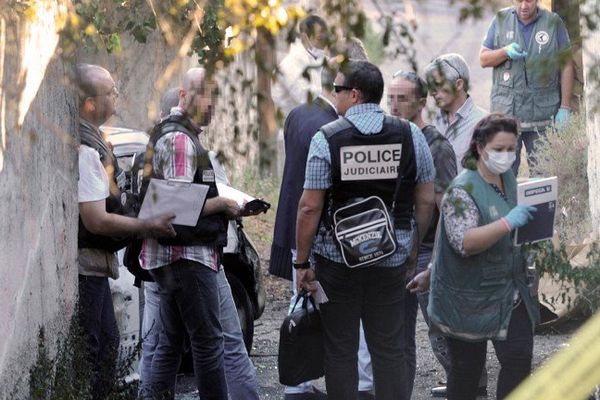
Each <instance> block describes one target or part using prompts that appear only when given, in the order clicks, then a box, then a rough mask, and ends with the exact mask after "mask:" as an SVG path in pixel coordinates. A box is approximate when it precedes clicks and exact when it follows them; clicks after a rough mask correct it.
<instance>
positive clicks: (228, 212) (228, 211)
mask: <svg viewBox="0 0 600 400" xmlns="http://www.w3.org/2000/svg"><path fill="white" fill-rule="evenodd" d="M219 199H220V201H221V211H222V212H223V213H225V216H226V217H227V218H229V219H235V218H237V217H239V216H240V215H241V212H242V209H241V208H240V206H239V204H238V203H237V201H235V200H231V199H228V198H226V197H219Z"/></svg>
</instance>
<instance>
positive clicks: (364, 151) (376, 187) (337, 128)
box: [321, 116, 417, 230]
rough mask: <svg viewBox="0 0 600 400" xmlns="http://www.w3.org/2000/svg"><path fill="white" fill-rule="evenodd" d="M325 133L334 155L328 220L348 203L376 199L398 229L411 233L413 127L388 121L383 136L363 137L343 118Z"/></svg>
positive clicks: (413, 179) (413, 159)
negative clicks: (390, 212)
mask: <svg viewBox="0 0 600 400" xmlns="http://www.w3.org/2000/svg"><path fill="white" fill-rule="evenodd" d="M321 131H322V132H323V134H324V135H325V138H326V139H327V142H328V143H329V150H330V153H331V179H332V186H331V188H330V189H329V190H328V195H329V203H330V204H329V213H330V215H331V213H333V212H334V211H335V210H336V209H338V208H339V207H341V206H342V205H344V204H345V203H347V202H348V200H350V199H353V198H357V197H363V198H364V197H369V196H378V197H380V198H381V199H382V200H383V201H384V203H385V204H386V205H387V206H388V208H389V209H390V210H392V215H393V217H394V226H395V228H396V229H405V230H408V229H410V228H411V225H410V222H411V219H412V216H413V209H414V189H415V185H416V181H415V179H416V174H417V165H416V158H415V152H414V146H413V141H412V133H411V129H410V125H409V124H408V123H407V122H406V121H404V120H400V119H398V118H395V117H391V116H385V119H384V122H383V129H382V130H381V132H379V133H377V134H374V135H363V134H361V133H360V132H359V130H358V129H357V128H356V127H355V126H354V125H352V123H351V122H350V121H349V120H348V119H346V118H340V119H338V120H336V121H334V122H331V123H329V124H327V125H325V126H323V127H322V128H321Z"/></svg>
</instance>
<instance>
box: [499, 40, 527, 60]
mask: <svg viewBox="0 0 600 400" xmlns="http://www.w3.org/2000/svg"><path fill="white" fill-rule="evenodd" d="M504 51H505V52H506V56H507V57H508V58H510V59H511V60H522V59H524V58H525V57H527V52H526V51H525V50H523V49H522V48H521V46H519V45H518V44H517V43H515V42H512V43H511V44H509V45H508V46H506V47H504Z"/></svg>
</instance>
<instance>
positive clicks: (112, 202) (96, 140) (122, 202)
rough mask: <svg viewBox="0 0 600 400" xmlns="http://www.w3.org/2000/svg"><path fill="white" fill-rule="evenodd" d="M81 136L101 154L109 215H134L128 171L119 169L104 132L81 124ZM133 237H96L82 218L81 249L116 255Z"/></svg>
mask: <svg viewBox="0 0 600 400" xmlns="http://www.w3.org/2000/svg"><path fill="white" fill-rule="evenodd" d="M79 136H80V139H81V144H83V145H86V146H89V147H91V148H92V149H94V150H96V151H97V152H98V154H100V161H101V162H102V165H104V168H105V169H106V170H107V174H108V179H109V184H110V191H109V196H108V197H107V198H106V212H108V213H111V214H119V215H132V210H131V207H130V197H129V196H128V195H127V193H126V192H125V181H126V179H125V172H124V171H123V170H122V169H121V168H120V167H119V164H118V163H117V158H116V157H115V155H114V154H113V153H112V151H111V150H110V148H109V146H108V143H106V141H105V140H104V138H103V137H102V135H101V134H100V132H99V131H98V130H96V129H93V128H92V127H90V126H88V125H87V124H85V123H81V122H80V124H79ZM130 240H131V237H125V238H114V237H109V236H104V235H96V234H94V233H91V232H90V231H88V230H87V228H86V227H85V225H84V224H83V221H82V220H81V217H79V232H78V235H77V247H78V248H80V249H82V248H95V249H103V250H106V251H108V252H111V253H114V252H115V251H117V250H120V249H122V248H124V247H125V246H127V244H128V243H129V241H130Z"/></svg>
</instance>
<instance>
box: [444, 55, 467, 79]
mask: <svg viewBox="0 0 600 400" xmlns="http://www.w3.org/2000/svg"><path fill="white" fill-rule="evenodd" d="M441 61H442V62H445V63H446V64H447V65H448V66H449V67H450V68H452V69H453V70H454V72H456V75H458V78H457V79H462V75H461V74H460V72H458V70H457V69H456V67H455V66H454V65H452V64H450V61H448V60H446V59H442V60H441Z"/></svg>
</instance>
